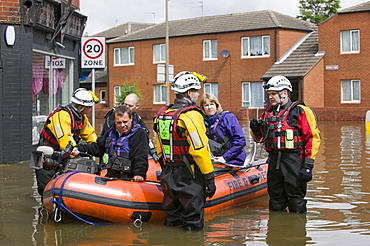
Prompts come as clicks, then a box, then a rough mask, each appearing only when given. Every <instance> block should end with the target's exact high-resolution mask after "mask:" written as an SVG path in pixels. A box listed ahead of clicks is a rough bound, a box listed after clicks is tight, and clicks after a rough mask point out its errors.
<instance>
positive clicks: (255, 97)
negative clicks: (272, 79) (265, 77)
mask: <svg viewBox="0 0 370 246" xmlns="http://www.w3.org/2000/svg"><path fill="white" fill-rule="evenodd" d="M262 85H263V82H243V83H242V96H243V98H242V100H243V101H242V107H246V108H263V107H264V101H265V99H264V98H265V96H264V91H263V87H262Z"/></svg>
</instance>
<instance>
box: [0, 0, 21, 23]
mask: <svg viewBox="0 0 370 246" xmlns="http://www.w3.org/2000/svg"><path fill="white" fill-rule="evenodd" d="M20 21H21V19H20V14H19V0H2V1H0V22H1V23H13V24H19V23H20Z"/></svg>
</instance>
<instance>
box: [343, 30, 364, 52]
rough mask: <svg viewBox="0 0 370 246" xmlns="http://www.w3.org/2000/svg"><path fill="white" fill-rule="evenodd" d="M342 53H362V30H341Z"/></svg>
mask: <svg viewBox="0 0 370 246" xmlns="http://www.w3.org/2000/svg"><path fill="white" fill-rule="evenodd" d="M340 53H360V31H359V30H349V31H341V32H340Z"/></svg>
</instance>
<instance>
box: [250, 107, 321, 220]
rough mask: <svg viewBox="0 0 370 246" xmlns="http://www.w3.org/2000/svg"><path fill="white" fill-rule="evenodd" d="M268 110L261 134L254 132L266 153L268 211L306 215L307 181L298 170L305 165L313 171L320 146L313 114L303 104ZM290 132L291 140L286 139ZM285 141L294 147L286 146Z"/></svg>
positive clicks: (265, 113)
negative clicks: (291, 142) (290, 142)
mask: <svg viewBox="0 0 370 246" xmlns="http://www.w3.org/2000/svg"><path fill="white" fill-rule="evenodd" d="M277 109H278V107H277V106H272V105H270V106H268V107H267V109H266V110H265V112H264V113H263V114H262V116H261V119H262V120H263V121H264V124H263V126H262V127H261V128H260V132H259V133H258V132H253V133H254V135H255V139H257V140H260V141H261V140H262V141H263V142H264V145H265V150H266V151H267V152H268V153H269V158H268V164H269V167H268V174H267V185H268V193H269V196H270V201H269V209H270V210H271V211H285V210H286V207H288V209H289V211H290V212H297V213H304V212H306V202H307V201H306V200H305V199H304V197H305V195H306V191H307V181H305V180H302V178H301V170H302V168H305V167H306V166H307V165H308V166H310V167H311V169H312V168H313V164H314V160H315V157H316V154H317V152H318V149H319V146H320V141H321V140H320V132H319V130H318V128H317V124H316V117H315V115H314V113H313V111H312V110H311V109H310V108H308V107H306V106H305V105H304V103H303V102H299V101H297V102H291V101H290V100H289V101H288V103H287V104H285V105H283V106H280V109H279V111H277ZM287 131H290V133H291V134H290V135H291V137H292V138H291V139H286V136H287ZM287 140H291V141H293V142H294V143H293V144H290V145H289V144H288V143H287V142H288V141H287Z"/></svg>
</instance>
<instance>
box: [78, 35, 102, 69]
mask: <svg viewBox="0 0 370 246" xmlns="http://www.w3.org/2000/svg"><path fill="white" fill-rule="evenodd" d="M104 45H105V37H95V38H93V37H82V59H81V60H82V68H104V67H105V49H104Z"/></svg>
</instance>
